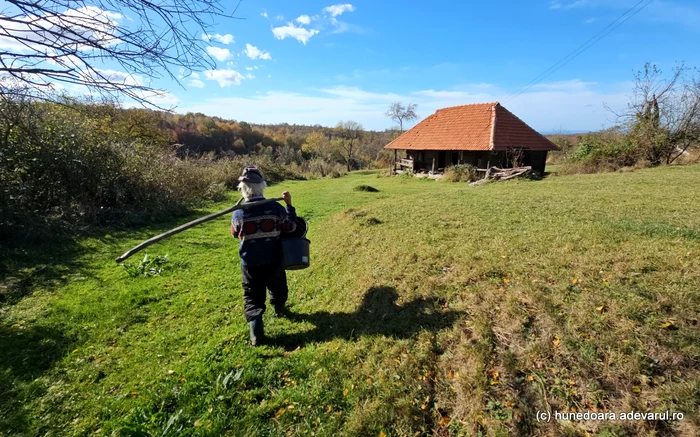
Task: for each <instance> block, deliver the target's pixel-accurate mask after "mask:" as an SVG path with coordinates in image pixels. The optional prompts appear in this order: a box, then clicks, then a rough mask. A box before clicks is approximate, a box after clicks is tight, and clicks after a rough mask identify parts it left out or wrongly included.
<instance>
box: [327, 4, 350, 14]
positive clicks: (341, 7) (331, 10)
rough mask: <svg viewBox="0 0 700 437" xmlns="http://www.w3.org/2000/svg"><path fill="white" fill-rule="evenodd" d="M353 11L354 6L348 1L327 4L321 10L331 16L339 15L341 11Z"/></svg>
mask: <svg viewBox="0 0 700 437" xmlns="http://www.w3.org/2000/svg"><path fill="white" fill-rule="evenodd" d="M354 11H355V6H353V5H351V4H350V3H345V4H337V5H333V6H328V7H326V8H324V9H323V12H326V13H328V14H330V16H331V17H337V16H339V15H343V13H345V12H354Z"/></svg>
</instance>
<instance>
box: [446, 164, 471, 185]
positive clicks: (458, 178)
mask: <svg viewBox="0 0 700 437" xmlns="http://www.w3.org/2000/svg"><path fill="white" fill-rule="evenodd" d="M477 179H479V173H478V172H477V171H476V167H474V166H473V165H469V164H460V165H453V166H451V167H447V169H445V173H444V176H443V177H442V180H443V181H445V182H474V181H475V180H477Z"/></svg>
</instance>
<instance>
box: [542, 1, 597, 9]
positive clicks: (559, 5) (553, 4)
mask: <svg viewBox="0 0 700 437" xmlns="http://www.w3.org/2000/svg"><path fill="white" fill-rule="evenodd" d="M587 5H588V0H576V1H573V2H568V3H562V2H561V1H557V0H553V1H550V2H549V9H560V10H562V11H566V10H569V9H574V8H580V7H583V6H587Z"/></svg>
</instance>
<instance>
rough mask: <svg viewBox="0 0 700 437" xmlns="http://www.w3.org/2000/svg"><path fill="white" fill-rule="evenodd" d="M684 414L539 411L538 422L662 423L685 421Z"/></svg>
mask: <svg viewBox="0 0 700 437" xmlns="http://www.w3.org/2000/svg"><path fill="white" fill-rule="evenodd" d="M683 417H684V415H683V413H681V412H672V411H669V410H666V411H664V412H641V411H628V412H621V413H616V412H612V411H605V412H603V411H583V412H576V413H574V412H569V411H553V412H550V411H538V412H537V421H538V422H551V421H552V419H554V420H556V421H558V422H571V421H581V420H600V421H622V420H628V421H630V420H631V421H640V420H662V421H679V420H683Z"/></svg>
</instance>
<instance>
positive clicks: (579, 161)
mask: <svg viewBox="0 0 700 437" xmlns="http://www.w3.org/2000/svg"><path fill="white" fill-rule="evenodd" d="M640 159H641V155H640V152H639V149H638V148H637V147H636V146H635V145H634V143H633V142H632V141H631V140H630V139H629V138H628V137H626V136H623V135H622V134H620V133H617V132H601V133H595V134H587V135H585V136H584V137H583V138H582V139H581V141H580V142H579V143H578V146H577V147H576V150H575V151H574V153H572V154H571V155H570V162H569V164H568V165H567V167H565V168H564V169H563V171H562V173H596V172H601V171H616V170H618V169H620V168H623V167H632V166H634V165H636V164H637V163H638V162H639V161H640Z"/></svg>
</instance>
